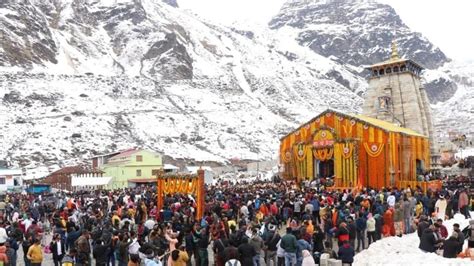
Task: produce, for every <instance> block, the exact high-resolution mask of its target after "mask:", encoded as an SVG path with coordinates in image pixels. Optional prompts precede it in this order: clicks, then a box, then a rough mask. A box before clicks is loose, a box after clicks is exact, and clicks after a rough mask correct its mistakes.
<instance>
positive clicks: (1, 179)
mask: <svg viewBox="0 0 474 266" xmlns="http://www.w3.org/2000/svg"><path fill="white" fill-rule="evenodd" d="M22 176H23V173H22V171H21V170H19V169H7V168H0V192H6V191H13V190H15V189H16V188H21V186H23V178H22Z"/></svg>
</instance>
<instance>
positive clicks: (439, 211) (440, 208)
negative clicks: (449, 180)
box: [435, 194, 448, 221]
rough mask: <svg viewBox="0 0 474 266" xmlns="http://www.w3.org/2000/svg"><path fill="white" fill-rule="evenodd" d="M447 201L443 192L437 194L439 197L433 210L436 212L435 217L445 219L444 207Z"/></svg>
mask: <svg viewBox="0 0 474 266" xmlns="http://www.w3.org/2000/svg"><path fill="white" fill-rule="evenodd" d="M447 205H448V203H447V201H446V199H445V198H444V195H443V194H440V195H439V199H438V200H437V201H436V204H435V212H436V217H437V218H438V219H441V220H443V221H444V220H445V219H446V207H447Z"/></svg>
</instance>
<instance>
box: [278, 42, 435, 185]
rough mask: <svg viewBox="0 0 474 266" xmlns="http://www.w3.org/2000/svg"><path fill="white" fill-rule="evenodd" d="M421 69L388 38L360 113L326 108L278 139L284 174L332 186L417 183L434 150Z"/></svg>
mask: <svg viewBox="0 0 474 266" xmlns="http://www.w3.org/2000/svg"><path fill="white" fill-rule="evenodd" d="M422 69H423V68H422V67H421V66H420V65H419V64H417V63H415V62H413V61H411V60H409V59H402V58H400V57H399V56H398V52H397V48H396V45H395V44H392V54H391V57H390V59H389V60H387V61H385V62H382V63H379V64H375V65H372V66H370V67H368V70H370V73H371V75H370V77H369V80H368V83H369V88H368V90H367V92H366V97H365V104H364V106H363V113H364V115H359V114H344V113H341V112H337V111H334V110H326V111H324V112H323V113H321V114H319V115H318V116H316V117H315V118H313V119H311V120H310V121H308V122H307V123H305V124H303V125H301V126H300V127H299V128H297V129H296V130H294V131H293V132H291V133H289V134H288V135H286V136H284V137H283V138H282V139H281V143H280V162H281V165H282V169H283V170H282V174H283V177H284V178H285V179H296V180H298V181H302V180H312V179H314V178H326V179H328V180H330V181H331V183H333V184H334V186H335V187H360V186H363V187H365V186H370V187H373V188H381V187H389V186H398V187H400V186H406V185H408V184H409V185H413V186H414V185H417V176H418V175H421V174H423V173H425V172H426V171H427V170H429V169H430V164H431V161H432V159H431V152H432V151H434V148H433V144H432V143H433V141H432V138H433V136H432V135H433V130H432V122H431V114H430V108H429V105H428V99H427V96H426V93H425V91H424V89H423V88H422V87H421V82H420V74H421V71H422ZM430 140H431V141H430ZM430 148H431V150H430Z"/></svg>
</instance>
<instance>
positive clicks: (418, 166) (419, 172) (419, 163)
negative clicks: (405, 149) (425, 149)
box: [416, 159, 425, 175]
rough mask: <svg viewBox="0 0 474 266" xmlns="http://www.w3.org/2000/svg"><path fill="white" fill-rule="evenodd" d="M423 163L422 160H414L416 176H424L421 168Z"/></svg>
mask: <svg viewBox="0 0 474 266" xmlns="http://www.w3.org/2000/svg"><path fill="white" fill-rule="evenodd" d="M423 165H424V164H423V161H422V160H418V159H417V160H416V175H423V174H424V171H425V169H424V167H423Z"/></svg>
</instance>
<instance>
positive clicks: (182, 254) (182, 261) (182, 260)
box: [171, 247, 224, 266]
mask: <svg viewBox="0 0 474 266" xmlns="http://www.w3.org/2000/svg"><path fill="white" fill-rule="evenodd" d="M171 259H172V261H171V266H186V265H187V263H188V261H189V256H188V253H187V252H186V250H185V248H184V247H180V248H179V249H175V250H173V251H172V252H171ZM222 265H224V264H222Z"/></svg>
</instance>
